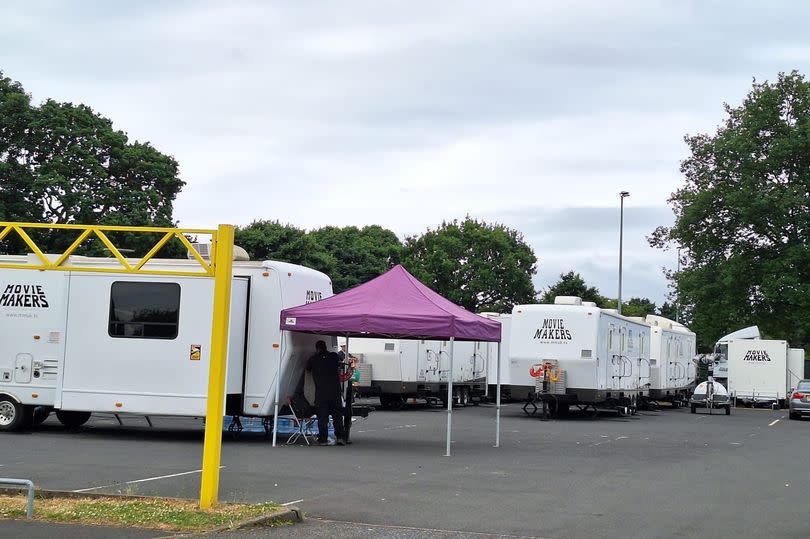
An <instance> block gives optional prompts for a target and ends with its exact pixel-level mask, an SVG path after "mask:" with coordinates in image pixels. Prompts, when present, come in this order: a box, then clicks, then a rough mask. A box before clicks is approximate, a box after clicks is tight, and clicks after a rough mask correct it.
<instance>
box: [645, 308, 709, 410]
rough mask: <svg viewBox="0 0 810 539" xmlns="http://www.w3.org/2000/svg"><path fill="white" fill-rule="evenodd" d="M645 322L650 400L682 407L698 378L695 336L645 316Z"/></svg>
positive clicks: (679, 326)
mask: <svg viewBox="0 0 810 539" xmlns="http://www.w3.org/2000/svg"><path fill="white" fill-rule="evenodd" d="M644 322H645V323H646V324H648V325H649V326H650V373H651V374H650V392H649V398H650V399H651V400H654V401H665V402H671V403H672V405H673V406H674V407H676V408H677V407H680V406H685V405H686V404H687V403H688V401H689V396H690V394H691V393H692V390H694V388H695V378H696V376H697V366H696V364H695V362H694V357H695V354H696V352H697V348H696V346H697V340H696V337H695V334H694V333H692V332H691V331H689V329H687V328H686V326H684V325H682V324H679V323H677V322H674V321H672V320H670V319H668V318H664V317H662V316H656V315H647V317H646V318H645V319H644Z"/></svg>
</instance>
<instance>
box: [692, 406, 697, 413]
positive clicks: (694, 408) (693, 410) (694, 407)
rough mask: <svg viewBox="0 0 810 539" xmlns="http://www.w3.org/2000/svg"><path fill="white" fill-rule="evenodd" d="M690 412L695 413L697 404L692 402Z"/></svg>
mask: <svg viewBox="0 0 810 539" xmlns="http://www.w3.org/2000/svg"><path fill="white" fill-rule="evenodd" d="M692 413H693V414H696V413H697V404H693V405H692Z"/></svg>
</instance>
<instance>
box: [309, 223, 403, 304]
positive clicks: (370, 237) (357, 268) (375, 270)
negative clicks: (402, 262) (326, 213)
mask: <svg viewBox="0 0 810 539" xmlns="http://www.w3.org/2000/svg"><path fill="white" fill-rule="evenodd" d="M308 235H309V237H310V238H311V239H312V240H313V241H314V242H315V243H316V244H318V245H319V246H320V247H321V248H323V249H324V250H325V251H326V252H327V253H329V255H330V256H331V257H332V258H334V260H335V262H336V263H335V267H334V270H333V272H332V273H331V275H332V283H333V287H334V290H335V292H336V293H337V292H342V291H344V290H347V289H349V288H352V287H353V286H357V285H358V284H361V283H364V282H366V281H369V280H371V279H373V278H374V277H377V276H378V275H381V274H383V273H385V272H386V271H388V270H389V269H390V268H391V267H392V266H393V265H395V264H397V263H398V262H399V257H400V253H401V251H402V242H401V241H400V240H399V238H398V237H397V235H396V234H394V233H393V232H392V231H390V230H387V229H385V228H383V227H381V226H378V225H371V226H365V227H363V228H360V229H358V228H357V227H354V226H347V227H343V228H339V227H334V226H327V227H323V228H320V229H318V230H313V231H311V232H310V233H309V234H308Z"/></svg>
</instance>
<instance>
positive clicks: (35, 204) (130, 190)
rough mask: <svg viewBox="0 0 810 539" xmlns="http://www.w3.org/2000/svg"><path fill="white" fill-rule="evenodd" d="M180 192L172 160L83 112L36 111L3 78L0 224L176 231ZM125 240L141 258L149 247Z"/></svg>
mask: <svg viewBox="0 0 810 539" xmlns="http://www.w3.org/2000/svg"><path fill="white" fill-rule="evenodd" d="M183 185H184V182H183V181H182V180H180V178H179V177H178V165H177V161H175V159H174V158H173V157H171V156H167V155H164V154H162V153H160V152H158V151H157V150H156V149H155V148H153V147H152V146H151V145H149V143H140V142H137V141H136V142H130V141H129V139H128V137H127V135H126V134H125V133H124V132H122V131H116V130H114V129H113V127H112V122H111V121H110V120H108V119H107V118H104V117H102V116H100V115H99V114H96V113H95V112H93V110H92V109H91V108H90V107H88V106H86V105H73V104H72V103H58V102H56V101H53V100H50V99H49V100H47V101H45V102H44V103H43V104H41V105H39V106H33V105H32V104H31V98H30V96H28V95H27V94H26V93H25V91H24V90H23V87H22V86H21V85H20V83H18V82H15V81H12V80H11V79H9V78H7V77H4V76H3V74H2V72H0V219H2V220H8V221H37V222H47V223H59V224H64V223H80V224H108V225H109V224H114V225H139V226H146V225H151V226H174V221H173V217H172V209H173V207H172V205H173V202H174V199H175V198H176V197H177V194H178V193H179V192H180V190H181V189H182V187H183ZM36 239H37V242H38V243H39V244H40V246H42V247H44V248H45V249H47V250H49V251H61V250H63V249H65V248H66V247H67V246H68V245H69V244H70V243H72V241H73V239H74V238H72V237H66V236H65V235H64V234H52V233H49V232H47V231H43V232H42V233H40V234H39V236H38V237H37V238H36ZM128 239H129V240H130V241H128V242H127V244H126V247H129V248H131V249H132V250H133V251H135V252H138V253H142V252H144V251H145V250H147V249H148V248H150V247H151V245H152V244H151V243H149V239H147V238H142V237H138V238H135V237H129V238H128ZM96 250H98V249H96Z"/></svg>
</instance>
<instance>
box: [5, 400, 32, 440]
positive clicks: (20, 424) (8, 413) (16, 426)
mask: <svg viewBox="0 0 810 539" xmlns="http://www.w3.org/2000/svg"><path fill="white" fill-rule="evenodd" d="M31 413H32V409H31V407H30V406H23V405H22V404H20V403H19V402H17V401H15V400H14V399H12V398H11V397H6V396H3V397H0V431H8V432H11V431H18V430H22V429H24V428H25V427H26V426H28V425H30V424H31Z"/></svg>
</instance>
